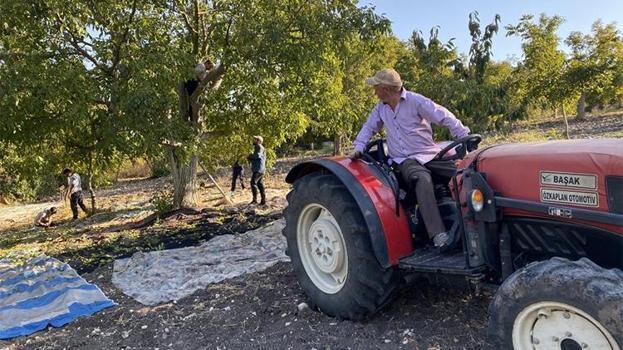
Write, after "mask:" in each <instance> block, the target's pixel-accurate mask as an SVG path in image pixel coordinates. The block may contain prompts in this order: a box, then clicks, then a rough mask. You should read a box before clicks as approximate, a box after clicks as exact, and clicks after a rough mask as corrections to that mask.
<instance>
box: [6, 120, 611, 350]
mask: <svg viewBox="0 0 623 350" xmlns="http://www.w3.org/2000/svg"><path fill="white" fill-rule="evenodd" d="M570 127H571V129H572V132H574V133H578V135H580V134H581V136H584V137H621V136H623V116H622V115H621V114H611V115H607V116H604V117H600V118H596V117H591V118H589V120H588V121H587V122H585V123H584V124H581V123H571V125H570ZM520 129H521V128H520ZM528 129H529V132H532V133H534V134H537V137H540V138H541V139H546V138H547V136H545V135H546V134H547V133H549V132H550V130H552V129H553V130H555V132H556V133H558V134H560V133H561V130H562V125H561V123H560V121H547V122H543V123H539V124H536V125H532V126H530V127H529V128H528ZM521 132H526V130H525V128H524V129H521ZM296 161H297V160H296V159H290V160H288V161H285V162H279V163H278V164H277V165H276V167H275V169H274V170H273V173H272V174H271V175H270V176H269V177H268V183H267V188H268V198H269V204H270V205H269V206H268V207H266V208H257V207H253V206H248V205H246V203H247V202H248V201H249V200H250V194H249V193H248V190H247V191H245V192H244V193H240V194H239V195H237V196H236V197H234V203H233V204H232V205H223V203H221V200H222V199H221V197H220V194H219V192H218V191H217V190H216V188H214V187H211V186H210V185H209V183H207V182H205V181H206V180H205V178H202V181H204V183H205V184H206V185H205V186H203V187H202V190H201V199H200V202H201V206H203V207H205V208H206V210H205V211H203V212H201V213H198V214H195V215H185V214H180V215H176V216H174V217H171V218H168V219H166V220H162V221H159V222H157V223H156V224H155V225H151V226H149V227H145V228H140V229H132V230H121V231H115V230H114V228H115V227H118V226H120V225H124V224H127V223H129V222H135V221H138V220H140V219H142V218H145V217H147V216H148V215H149V214H151V213H152V212H153V211H154V206H153V203H152V202H151V201H150V199H151V198H153V197H154V196H155V195H156V194H157V193H158V191H160V190H161V189H162V188H167V187H168V186H170V184H169V182H168V180H167V179H155V180H135V181H127V182H123V183H121V184H119V185H116V186H114V187H112V188H108V189H103V190H101V191H98V198H99V201H100V202H99V203H100V205H101V207H102V208H103V209H104V210H103V211H102V212H101V213H98V214H96V215H94V216H92V217H89V218H83V219H81V220H79V221H78V222H69V221H67V217H68V215H69V212H68V211H69V209H68V208H64V209H63V214H62V215H61V222H60V226H58V227H56V228H53V229H51V230H48V231H42V230H41V231H33V230H31V229H29V228H28V224H29V220H30V219H31V218H32V216H34V214H36V212H37V211H38V210H40V209H41V208H45V207H46V206H48V205H50V204H52V203H54V202H47V203H38V204H33V205H22V206H9V207H0V258H2V257H5V256H11V255H12V254H18V253H20V252H24V251H27V250H31V254H38V253H46V254H48V255H51V256H55V257H57V258H59V259H61V260H63V261H66V262H68V263H70V264H71V265H72V266H73V267H74V268H76V270H78V271H79V272H80V273H81V274H82V276H84V277H85V278H86V279H87V280H89V281H90V282H92V283H95V284H96V285H98V286H99V287H100V288H101V289H102V290H103V291H104V293H105V294H106V295H107V296H108V297H110V298H111V299H113V300H114V301H115V302H116V303H118V305H117V306H115V307H113V308H110V309H107V310H104V311H102V312H99V313H97V314H95V315H93V316H91V317H86V318H81V319H78V320H76V321H75V322H72V323H70V324H68V325H66V326H64V327H61V328H49V329H48V330H45V331H42V332H38V333H35V334H33V335H31V336H29V337H21V338H17V339H14V340H13V341H10V342H9V341H0V349H65V348H67V349H318V350H320V349H486V348H488V345H487V344H486V340H485V339H486V325H487V307H488V305H489V301H490V299H491V296H492V292H491V291H488V290H485V291H483V292H481V293H475V291H473V290H471V289H470V288H469V286H467V285H466V284H465V283H460V282H458V283H457V281H432V282H430V281H417V282H415V283H414V284H413V285H410V286H406V287H404V288H403V289H402V290H401V292H400V293H399V294H398V295H397V297H396V299H395V300H394V301H393V302H392V303H390V304H389V305H388V306H387V307H386V308H385V309H383V310H382V312H380V313H379V314H378V315H375V316H374V317H373V318H371V319H370V320H368V321H366V322H350V321H343V320H337V319H334V318H330V317H327V316H325V315H324V314H322V313H320V312H317V311H314V310H310V309H308V308H305V307H304V305H301V304H302V303H304V302H305V301H306V297H305V295H304V294H303V292H302V290H301V289H300V287H299V286H298V284H297V282H296V278H295V275H294V273H293V271H292V269H291V267H290V264H288V263H279V264H277V265H275V266H273V267H271V268H269V269H268V270H266V271H264V272H261V273H256V274H251V275H246V276H241V277H237V278H234V279H231V280H227V281H224V282H221V283H218V284H213V285H210V286H209V287H208V288H206V289H205V290H202V291H198V292H196V293H194V294H193V295H191V296H189V297H186V298H183V299H181V300H179V301H177V302H173V303H166V304H161V305H158V306H155V307H145V306H143V305H141V304H139V303H138V302H136V301H134V300H133V299H131V298H129V297H127V296H125V295H124V294H122V293H121V292H120V291H119V290H118V289H116V288H115V287H114V285H113V284H112V283H111V275H112V261H113V260H114V259H117V258H120V257H126V256H130V255H132V253H134V252H136V251H149V250H156V249H169V248H175V247H181V246H191V245H196V244H200V243H202V242H204V241H206V240H209V239H210V238H212V237H214V236H216V235H220V234H225V233H234V234H235V233H239V232H245V231H247V230H250V229H254V228H257V227H259V226H261V225H264V224H266V223H268V222H270V221H272V220H276V219H278V218H280V217H281V210H282V209H283V206H284V205H285V200H284V198H285V194H286V193H287V191H288V185H287V184H285V183H284V182H283V179H284V176H285V172H286V171H287V169H289V168H290V167H291V166H292V164H294V163H296ZM226 173H227V172H225V173H224V174H221V175H222V176H219V177H218V178H217V181H218V182H219V184H220V185H221V186H222V187H223V188H224V189H226V190H227V189H228V177H227V174H226ZM451 282H454V283H451ZM299 305H300V306H301V307H302V310H299V307H298V306H299Z"/></svg>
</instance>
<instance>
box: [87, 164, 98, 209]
mask: <svg viewBox="0 0 623 350" xmlns="http://www.w3.org/2000/svg"><path fill="white" fill-rule="evenodd" d="M87 191H89V196H91V215H92V214H94V213H95V208H96V202H95V191H94V190H93V152H89V174H88V175H87Z"/></svg>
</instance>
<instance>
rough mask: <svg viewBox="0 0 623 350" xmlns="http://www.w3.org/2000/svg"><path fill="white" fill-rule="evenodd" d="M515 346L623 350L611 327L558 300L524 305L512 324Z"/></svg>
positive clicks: (562, 349)
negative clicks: (611, 332) (606, 326)
mask: <svg viewBox="0 0 623 350" xmlns="http://www.w3.org/2000/svg"><path fill="white" fill-rule="evenodd" d="M513 348H515V349H522V350H523V349H535V350H542V349H551V350H554V349H556V350H583V349H604V350H605V349H610V350H621V348H620V347H619V346H618V345H617V343H616V341H615V340H614V338H613V337H612V335H611V334H610V332H608V330H607V329H606V328H605V327H604V326H603V325H602V324H601V323H599V322H598V321H597V320H595V319H594V318H593V317H592V316H591V315H589V314H588V313H586V312H584V311H582V310H580V309H578V308H576V307H573V306H570V305H567V304H563V303H557V302H547V301H546V302H541V303H537V304H532V305H530V306H528V307H527V308H525V309H524V310H523V311H522V312H521V313H520V314H519V315H518V316H517V318H516V319H515V323H514V324H513Z"/></svg>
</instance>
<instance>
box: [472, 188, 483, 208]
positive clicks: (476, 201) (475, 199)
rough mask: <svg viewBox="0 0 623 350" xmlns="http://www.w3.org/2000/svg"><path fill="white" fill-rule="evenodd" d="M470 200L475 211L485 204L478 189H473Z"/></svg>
mask: <svg viewBox="0 0 623 350" xmlns="http://www.w3.org/2000/svg"><path fill="white" fill-rule="evenodd" d="M471 200H472V208H474V211H477V212H479V211H481V210H482V208H483V207H484V205H485V202H484V196H483V195H482V192H481V191H480V190H473V191H472V195H471Z"/></svg>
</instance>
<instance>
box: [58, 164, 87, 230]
mask: <svg viewBox="0 0 623 350" xmlns="http://www.w3.org/2000/svg"><path fill="white" fill-rule="evenodd" d="M63 175H65V177H67V192H65V198H67V196H70V200H69V203H70V206H71V212H72V213H73V220H76V219H78V206H80V208H81V209H82V211H84V213H85V214H87V215H89V211H88V210H87V207H86V205H84V202H83V201H82V181H81V180H80V175H78V173H75V172H74V171H73V170H71V169H69V168H66V169H65V170H63Z"/></svg>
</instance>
